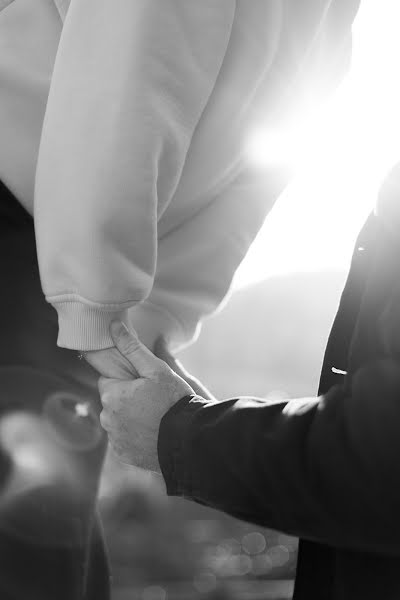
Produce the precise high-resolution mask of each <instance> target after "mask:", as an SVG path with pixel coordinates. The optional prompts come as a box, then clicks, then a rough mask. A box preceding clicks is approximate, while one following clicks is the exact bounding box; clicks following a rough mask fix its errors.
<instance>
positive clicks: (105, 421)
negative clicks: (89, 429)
mask: <svg viewBox="0 0 400 600" xmlns="http://www.w3.org/2000/svg"><path fill="white" fill-rule="evenodd" d="M99 419H100V425H101V426H102V428H103V429H104V431H108V430H109V429H110V421H109V418H108V414H107V411H105V410H102V411H101V413H100V415H99Z"/></svg>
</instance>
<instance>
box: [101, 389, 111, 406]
mask: <svg viewBox="0 0 400 600" xmlns="http://www.w3.org/2000/svg"><path fill="white" fill-rule="evenodd" d="M101 403H102V405H103V406H110V405H111V404H112V396H111V394H110V392H103V393H102V395H101Z"/></svg>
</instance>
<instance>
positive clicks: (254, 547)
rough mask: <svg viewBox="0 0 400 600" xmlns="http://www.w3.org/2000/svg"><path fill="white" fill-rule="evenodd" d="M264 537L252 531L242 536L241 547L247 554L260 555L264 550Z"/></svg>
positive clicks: (265, 543)
mask: <svg viewBox="0 0 400 600" xmlns="http://www.w3.org/2000/svg"><path fill="white" fill-rule="evenodd" d="M266 545H267V542H266V540H265V537H264V536H263V534H262V533H260V532H259V531H253V532H251V533H247V534H246V535H245V536H243V539H242V547H243V550H244V551H245V552H247V554H260V553H261V552H263V551H264V550H265V548H266Z"/></svg>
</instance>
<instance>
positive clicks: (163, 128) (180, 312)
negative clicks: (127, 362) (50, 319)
mask: <svg viewBox="0 0 400 600" xmlns="http://www.w3.org/2000/svg"><path fill="white" fill-rule="evenodd" d="M358 1H359V0H304V1H302V2H299V0H237V1H234V0H201V1H199V0H11V1H10V0H0V10H1V9H2V10H1V12H0V131H1V132H2V136H1V140H0V178H1V179H3V181H4V183H5V184H6V185H8V186H9V187H10V189H11V190H12V191H13V192H14V193H15V194H16V196H17V198H18V199H19V200H20V202H21V203H22V204H23V205H24V206H25V208H26V209H27V210H28V211H29V212H30V213H31V214H33V216H34V221H35V230H36V240H37V250H38V259H39V267H40V276H41V282H42V287H43V291H44V293H45V296H46V299H47V301H48V302H50V303H51V304H52V305H53V306H54V308H55V309H56V310H57V312H58V319H59V337H58V345H59V346H63V347H66V348H73V349H77V350H97V349H101V348H106V347H109V346H111V345H112V339H111V337H110V335H109V332H108V327H109V323H110V321H111V320H112V319H113V318H116V317H119V318H122V319H123V320H125V321H126V322H127V323H129V324H131V325H132V326H133V327H134V328H135V329H137V331H138V333H139V335H140V336H141V337H142V339H144V341H145V342H146V343H147V344H148V345H151V344H152V342H153V340H154V338H155V336H157V335H159V334H160V333H163V334H164V335H165V336H166V337H168V338H169V339H170V341H171V343H172V346H173V347H175V348H177V347H180V346H182V345H184V344H186V343H187V342H188V341H190V340H191V339H192V338H193V336H194V334H195V331H196V328H197V327H198V324H199V322H200V321H201V319H202V318H203V317H204V316H206V315H208V314H210V313H211V312H213V311H214V310H215V309H216V308H217V306H218V305H219V304H220V302H221V300H222V299H223V298H224V296H225V295H226V293H227V291H228V290H229V286H230V284H231V281H232V277H233V275H234V272H235V270H236V268H237V266H238V265H239V263H240V262H241V260H242V259H243V257H244V256H245V253H246V251H247V249H248V247H249V245H250V244H251V242H252V241H253V239H254V237H255V235H256V233H257V232H258V230H259V228H260V226H261V225H262V223H263V221H264V219H265V216H266V214H267V212H268V211H269V209H270V208H271V206H272V204H273V202H274V200H275V199H276V197H277V196H278V195H279V192H280V191H281V190H282V188H283V186H284V185H285V183H286V176H285V174H282V173H281V172H279V171H278V170H274V169H269V170H268V169H265V170H262V171H261V170H257V169H256V168H254V166H252V165H251V163H250V162H249V160H248V157H247V154H246V140H247V138H248V136H249V135H250V133H251V132H252V131H253V130H254V128H256V127H257V124H260V123H262V124H264V125H265V124H266V123H274V124H275V125H276V123H277V122H287V121H288V120H289V119H292V118H294V115H297V116H298V115H299V114H301V113H303V112H305V111H309V110H310V106H311V105H312V104H313V103H315V101H316V100H317V99H318V100H319V99H320V96H321V95H323V94H324V93H325V92H326V90H327V89H329V88H331V87H332V85H333V84H335V83H336V82H337V81H338V79H339V77H340V76H341V75H342V74H343V72H344V70H345V67H346V66H347V62H348V57H349V51H350V37H351V31H350V28H351V22H352V19H353V17H354V13H355V10H356V8H357V6H358ZM46 102H47V106H46ZM39 142H40V146H39ZM35 181H36V185H35Z"/></svg>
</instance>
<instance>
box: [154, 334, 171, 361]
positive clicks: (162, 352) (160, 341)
mask: <svg viewBox="0 0 400 600" xmlns="http://www.w3.org/2000/svg"><path fill="white" fill-rule="evenodd" d="M154 354H155V355H156V356H158V358H160V359H161V360H163V361H164V362H166V363H167V365H169V366H170V367H172V368H174V365H175V363H176V360H175V357H174V356H173V355H172V354H171V352H170V350H169V348H168V344H167V340H166V339H165V337H163V336H160V337H159V338H157V339H156V341H155V344H154Z"/></svg>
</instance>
